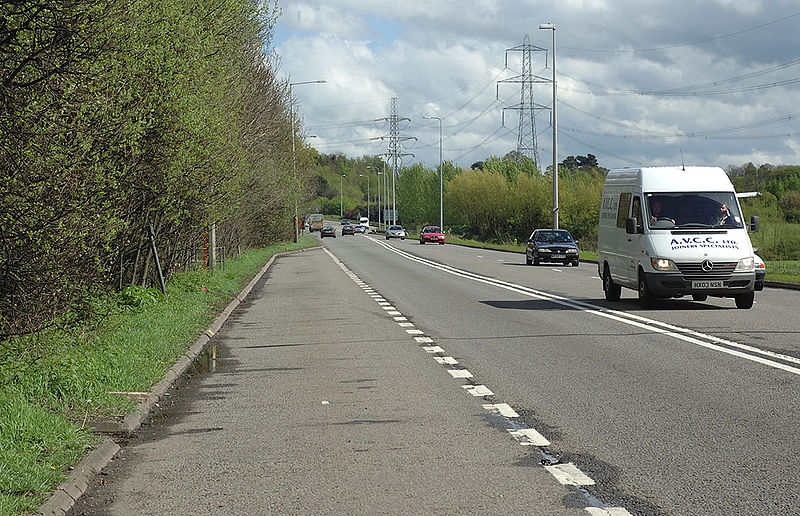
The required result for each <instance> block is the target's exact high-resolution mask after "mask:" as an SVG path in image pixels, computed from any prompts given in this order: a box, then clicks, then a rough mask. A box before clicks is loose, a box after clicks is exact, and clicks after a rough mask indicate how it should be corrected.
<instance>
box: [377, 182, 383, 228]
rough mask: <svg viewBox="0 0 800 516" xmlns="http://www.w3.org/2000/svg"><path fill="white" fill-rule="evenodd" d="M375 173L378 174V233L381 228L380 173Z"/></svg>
mask: <svg viewBox="0 0 800 516" xmlns="http://www.w3.org/2000/svg"><path fill="white" fill-rule="evenodd" d="M375 173H376V174H378V231H380V230H381V228H382V227H383V226H382V225H381V211H382V207H381V171H380V170H376V171H375Z"/></svg>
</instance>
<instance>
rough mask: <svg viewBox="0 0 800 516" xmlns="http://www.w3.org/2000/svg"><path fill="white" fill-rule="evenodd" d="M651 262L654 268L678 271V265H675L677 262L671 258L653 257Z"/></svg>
mask: <svg viewBox="0 0 800 516" xmlns="http://www.w3.org/2000/svg"><path fill="white" fill-rule="evenodd" d="M650 263H651V264H652V265H653V268H654V269H655V270H657V271H678V270H679V269H678V266H677V265H675V262H673V261H672V260H669V259H667V258H652V259H651V260H650Z"/></svg>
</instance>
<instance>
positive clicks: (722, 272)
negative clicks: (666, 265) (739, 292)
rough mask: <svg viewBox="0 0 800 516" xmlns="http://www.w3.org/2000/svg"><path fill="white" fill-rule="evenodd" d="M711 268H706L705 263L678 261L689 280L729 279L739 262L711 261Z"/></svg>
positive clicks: (683, 273) (684, 275) (682, 272)
mask: <svg viewBox="0 0 800 516" xmlns="http://www.w3.org/2000/svg"><path fill="white" fill-rule="evenodd" d="M709 263H711V270H708V271H706V270H704V269H703V263H701V262H693V263H676V264H675V265H677V266H678V269H679V270H680V271H681V274H682V275H683V277H684V278H685V279H687V280H728V279H730V278H731V275H732V274H733V270H734V269H735V268H736V263H737V262H709Z"/></svg>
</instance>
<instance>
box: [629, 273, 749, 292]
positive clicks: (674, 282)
mask: <svg viewBox="0 0 800 516" xmlns="http://www.w3.org/2000/svg"><path fill="white" fill-rule="evenodd" d="M644 279H645V281H646V282H647V289H648V290H649V291H650V292H651V293H652V294H653V295H654V296H656V297H681V296H689V295H692V294H695V295H698V294H700V295H702V294H705V295H709V296H715V297H733V296H736V295H739V294H747V293H749V292H753V291H754V290H755V273H754V272H752V271H751V272H740V273H733V274H731V275H730V277H729V278H726V279H722V280H721V281H722V288H692V282H693V281H698V280H697V279H694V278H693V279H688V278H686V277H684V275H683V274H681V273H679V272H675V273H663V272H645V273H644ZM710 279H711V278H710ZM713 279H714V280H716V281H719V278H713Z"/></svg>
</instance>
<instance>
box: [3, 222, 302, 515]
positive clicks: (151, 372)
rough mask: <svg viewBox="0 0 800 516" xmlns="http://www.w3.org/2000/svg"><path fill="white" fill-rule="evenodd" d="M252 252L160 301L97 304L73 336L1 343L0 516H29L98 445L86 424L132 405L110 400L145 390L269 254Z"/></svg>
mask: <svg viewBox="0 0 800 516" xmlns="http://www.w3.org/2000/svg"><path fill="white" fill-rule="evenodd" d="M313 245H317V241H316V240H314V239H313V238H311V237H308V236H304V237H301V239H300V241H299V242H298V243H297V244H293V243H290V244H279V245H274V246H271V247H269V248H266V249H258V250H251V251H248V252H246V253H244V254H243V255H242V256H240V257H239V258H236V259H232V260H228V261H227V262H226V266H225V269H224V270H218V271H207V270H198V271H191V272H184V273H178V274H175V275H173V276H172V277H171V278H170V281H169V282H168V284H167V292H168V295H167V296H166V297H164V296H162V295H161V293H160V292H159V291H155V290H153V289H143V288H129V289H126V290H125V291H123V292H122V293H120V294H118V295H113V296H104V297H99V298H98V299H97V300H96V301H95V307H96V309H97V311H98V312H99V313H103V314H105V316H104V317H102V318H98V319H97V320H96V321H94V322H93V321H86V323H85V325H84V326H82V327H79V328H70V329H68V330H64V329H62V330H55V329H54V330H50V331H47V332H43V333H41V334H38V335H34V336H29V337H26V338H22V339H16V340H13V341H5V342H0V450H2V451H0V454H1V455H0V514H3V515H24V514H28V513H30V512H32V511H35V510H36V509H37V508H38V507H39V506H40V505H41V504H42V503H44V501H45V500H46V498H47V497H48V496H49V494H50V493H51V492H52V491H53V489H54V488H55V487H56V486H57V485H58V484H59V483H60V482H62V481H63V480H64V479H65V478H66V474H67V471H68V469H69V468H70V467H71V466H74V465H75V464H76V463H77V462H78V461H80V459H81V458H82V457H84V456H85V455H86V453H88V451H89V450H91V449H92V448H93V447H94V446H95V445H96V443H97V441H98V439H97V438H96V437H95V436H94V435H92V433H91V431H90V430H89V428H88V426H87V424H88V422H89V421H91V420H92V419H95V418H102V417H110V416H122V415H124V414H126V413H127V412H129V411H130V410H131V409H132V408H133V407H134V404H133V402H132V401H130V400H128V399H127V398H125V397H122V396H118V395H113V394H109V392H111V391H122V392H135V391H149V390H150V387H151V386H152V385H153V384H155V383H157V382H158V381H160V380H161V378H163V376H164V373H165V372H166V370H167V369H169V367H171V366H172V364H173V363H174V361H175V360H176V359H177V358H178V357H179V356H180V355H181V354H183V353H184V352H185V350H186V349H187V347H188V346H189V345H190V344H191V343H192V342H193V341H194V340H195V339H196V338H197V336H198V335H200V334H201V333H202V332H203V330H204V329H205V328H206V327H207V325H208V323H209V322H211V321H212V320H213V319H214V318H215V317H216V314H217V313H219V312H220V311H221V310H222V308H224V306H225V305H227V303H228V302H229V301H230V300H231V299H232V298H233V296H235V295H236V294H238V293H239V292H240V291H241V289H242V287H243V286H244V285H245V284H247V282H249V281H250V280H251V279H252V278H253V276H255V274H256V273H258V271H259V270H261V268H262V267H263V266H264V264H265V263H266V262H267V261H268V260H269V259H270V258H271V257H272V256H273V255H274V254H275V253H277V252H281V251H288V250H294V249H300V248H305V247H311V246H313Z"/></svg>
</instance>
